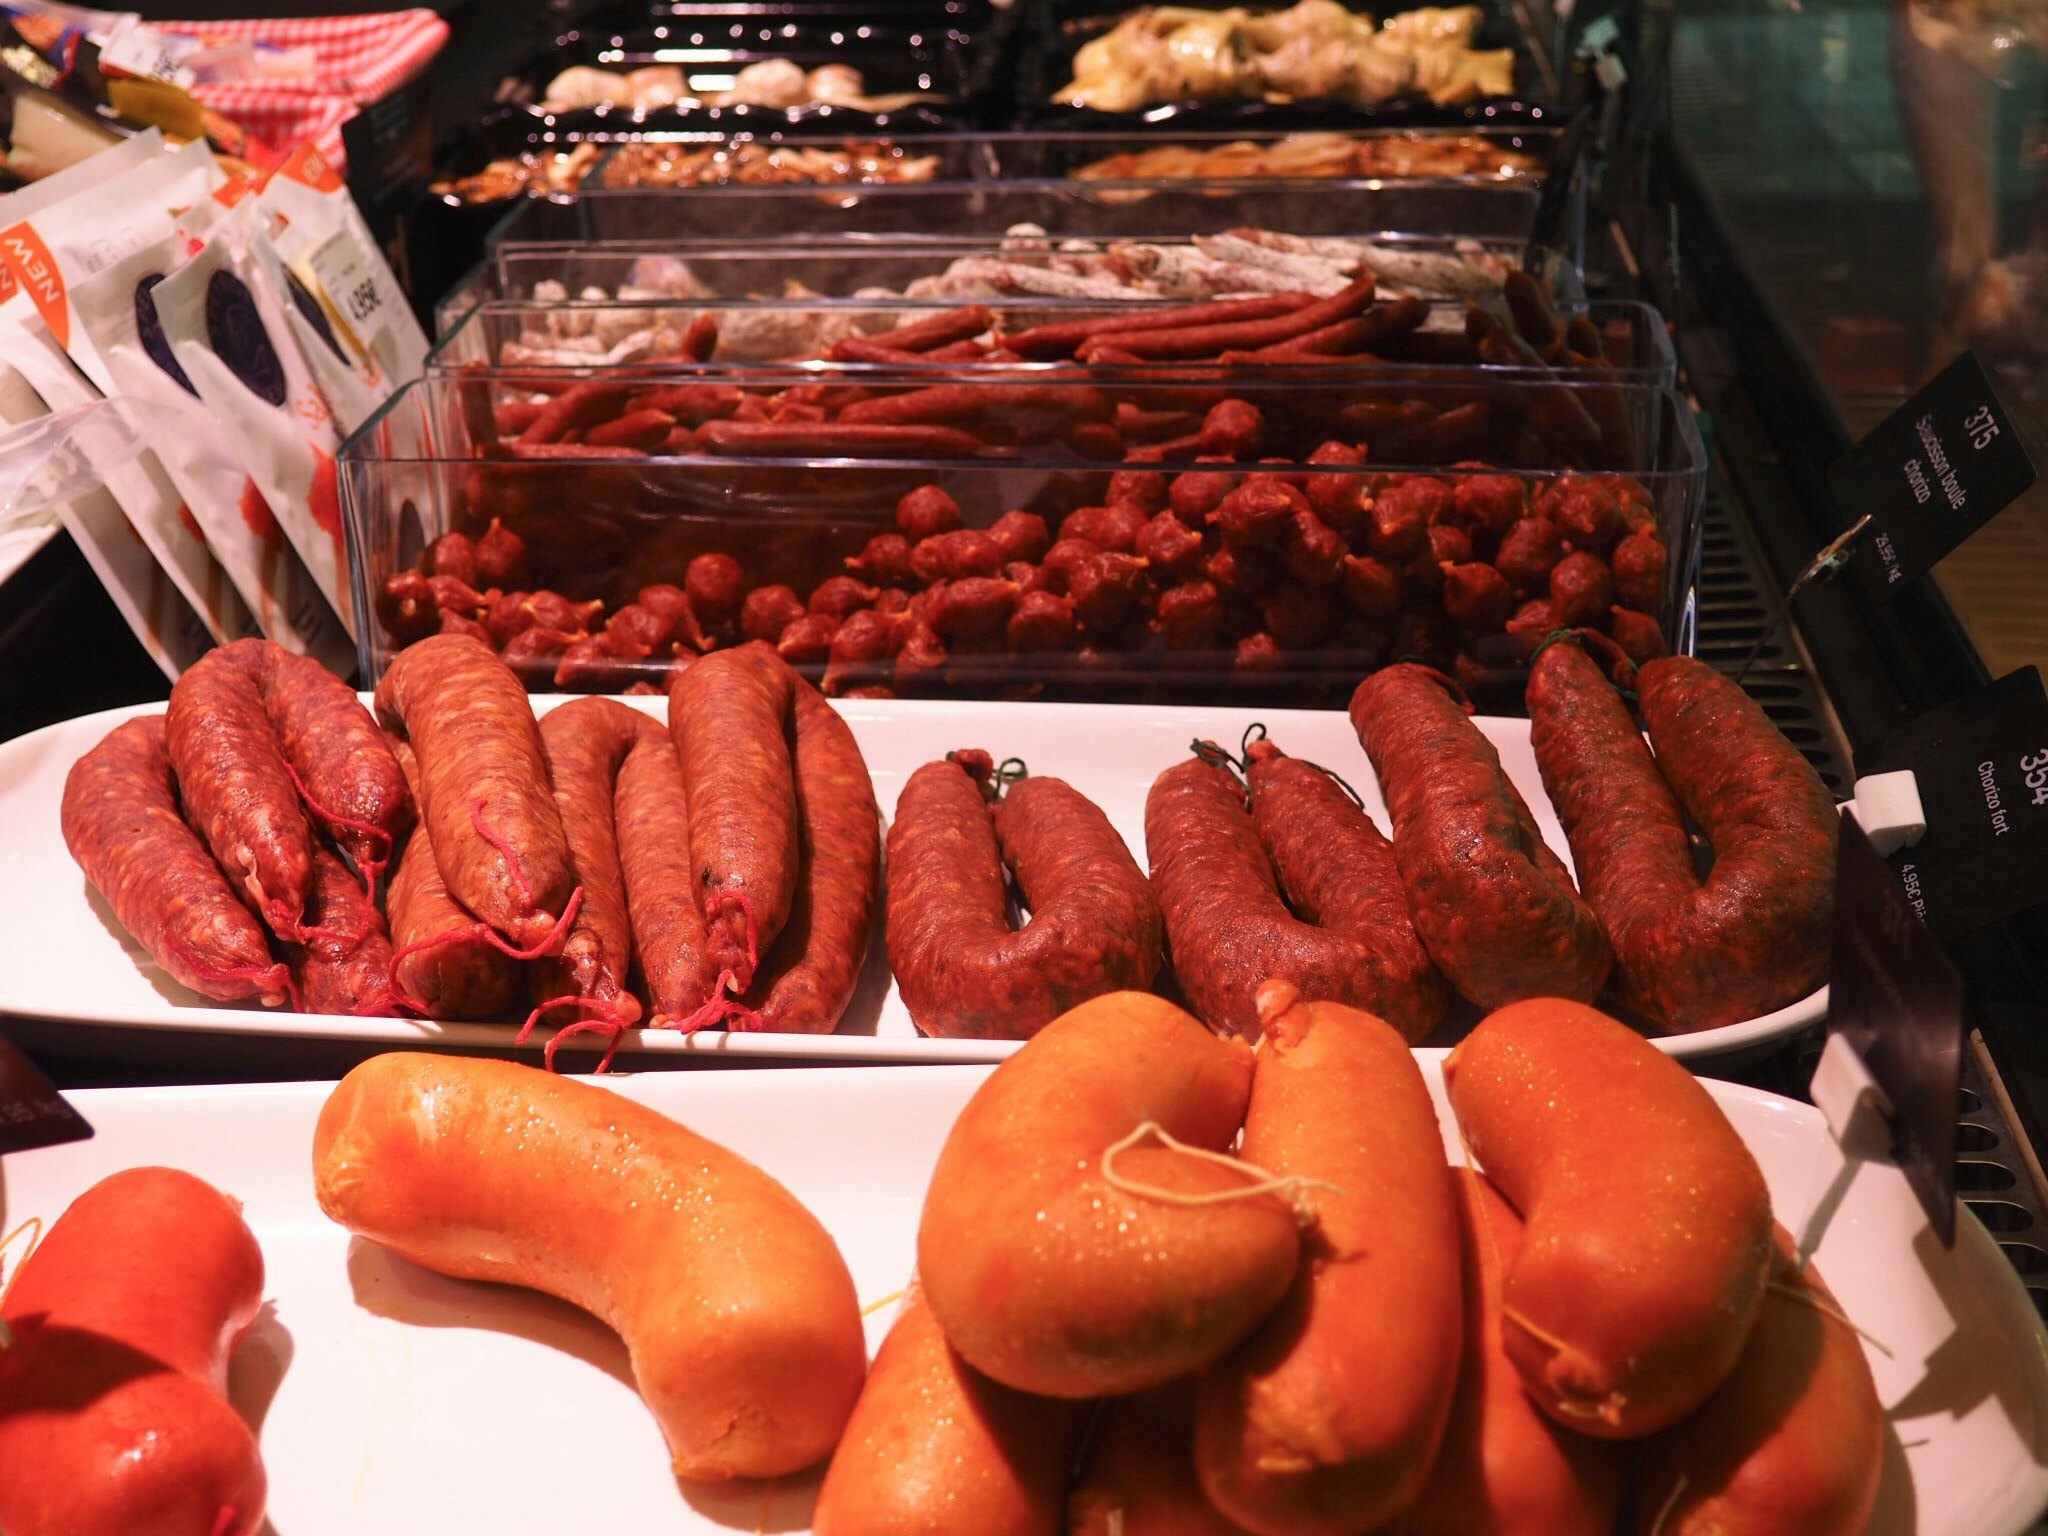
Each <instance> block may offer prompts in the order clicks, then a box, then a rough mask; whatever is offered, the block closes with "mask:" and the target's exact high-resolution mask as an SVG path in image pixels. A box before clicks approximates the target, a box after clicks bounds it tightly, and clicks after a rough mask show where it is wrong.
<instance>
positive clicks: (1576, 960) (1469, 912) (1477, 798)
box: [1351, 662, 1613, 1008]
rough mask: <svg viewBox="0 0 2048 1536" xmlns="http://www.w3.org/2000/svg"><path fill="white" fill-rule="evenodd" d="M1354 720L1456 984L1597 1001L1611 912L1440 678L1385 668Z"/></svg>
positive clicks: (1436, 949) (1436, 948)
mask: <svg viewBox="0 0 2048 1536" xmlns="http://www.w3.org/2000/svg"><path fill="white" fill-rule="evenodd" d="M1351 724H1352V726H1353V728H1354V729H1355V730H1357V732H1358V739H1359V741H1360V742H1361V743H1363V744H1364V746H1365V750H1366V755H1367V756H1368V757H1370V758H1371V759H1372V766H1373V771H1374V772H1375V773H1377V774H1378V775H1379V781H1380V788H1381V790H1382V792H1383V793H1384V794H1385V796H1386V801H1387V809H1388V812H1389V814H1390V816H1391V817H1392V820H1393V825H1394V858H1395V861H1396V862H1397V863H1398V864H1399V865H1400V869H1401V883H1402V885H1403V886H1404V887H1405V888H1406V890H1407V892H1408V910H1409V913H1410V915H1411V916H1412V917H1413V918H1414V920H1415V931H1416V933H1417V934H1418V935H1420V936H1421V939H1422V943H1423V947H1424V948H1426V949H1427V950H1428V951H1429V956H1430V958H1431V959H1432V960H1434V961H1435V962H1436V963H1437V966H1438V967H1439V968H1440V969H1441V970H1442V971H1443V973H1444V975H1445V976H1446V977H1448V978H1449V980H1450V982H1451V985H1452V986H1454V987H1456V988H1457V989H1458V990H1459V991H1460V992H1462V993H1463V994H1464V995H1465V996H1466V997H1468V998H1470V999H1471V1000H1472V1001H1473V1002H1475V1003H1478V1004H1479V1005H1480V1006H1481V1007H1484V1008H1495V1007H1499V1006H1500V1005H1502V1004H1504V1003H1508V1002H1513V1001H1515V1000H1516V999H1518V998H1524V997H1565V998H1571V999H1574V1000H1577V1001H1581V1002H1583V1001H1589V1000H1590V999H1592V998H1593V997H1595V996H1597V995H1598V994H1599V991H1600V988H1601V986H1602V985H1603V984H1604V983H1605V982H1606V980H1607V973H1608V971H1609V969H1610V968H1611V967H1612V964H1613V952H1612V950H1611V949H1610V948H1609V947H1608V942H1607V935H1606V933H1605V932H1604V931H1603V930H1602V928H1601V926H1600V920H1599V918H1598V917H1596V916H1595V915H1594V913H1593V910H1592V908H1590V907H1589V906H1587V905H1586V903H1585V901H1584V899H1583V898H1581V897H1580V895H1579V893H1578V891H1577V889H1576V888H1574V886H1573V885H1572V880H1571V874H1570V872H1569V871H1568V870H1567V869H1566V868H1565V867H1564V864H1563V862H1562V861H1561V860H1560V859H1559V858H1558V857H1557V855H1556V854H1555V853H1553V852H1551V850H1550V849H1549V848H1548V847H1547V846H1546V845H1545V844H1544V841H1543V836H1542V834H1541V833H1540V832H1539V831H1538V830H1537V828H1536V822H1535V818H1534V817H1532V816H1531V815H1530V814H1529V807H1528V806H1527V805H1526V804H1525V803H1524V802H1523V800H1522V796H1521V793H1520V792H1519V791H1518V790H1517V789H1516V788H1515V786H1514V784H1513V783H1512V782H1511V781H1510V780H1509V779H1508V776H1507V774H1506V773H1505V772H1504V771H1503V770H1502V769H1501V766H1500V754H1499V753H1497V752H1496V751H1494V748H1493V743H1492V742H1490V741H1488V740H1487V739H1486V737H1485V736H1484V735H1482V734H1481V733H1480V730H1479V728H1478V727H1477V726H1475V725H1474V724H1473V723H1472V722H1471V721H1470V720H1469V719H1467V718H1466V716H1465V713H1464V711H1463V710H1461V709H1460V708H1459V707H1458V705H1457V704H1456V703H1455V702H1454V701H1453V700H1452V699H1451V697H1450V695H1449V694H1448V693H1446V692H1445V690H1444V684H1443V681H1442V679H1441V677H1440V675H1439V674H1437V673H1435V672H1433V671H1431V670H1430V669H1429V668H1427V667H1421V666H1417V665H1415V664H1413V663H1411V662H1402V663H1399V664H1397V665H1395V666H1391V667H1385V668H1382V669H1381V670H1380V671H1378V672H1375V673H1374V674H1373V675H1372V676H1371V677H1368V678H1367V679H1366V680H1365V681H1364V682H1362V683H1360V684H1359V685H1358V689H1357V691H1356V692H1355V693H1353V694H1352V696H1351Z"/></svg>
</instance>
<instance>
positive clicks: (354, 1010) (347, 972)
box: [292, 747, 400, 1017]
mask: <svg viewBox="0 0 2048 1536" xmlns="http://www.w3.org/2000/svg"><path fill="white" fill-rule="evenodd" d="M385 750H386V751H389V750H390V749H389V748H388V747H387V748H386V749H385ZM392 761H393V763H394V764H395V763H396V762H397V759H396V758H393V759H392ZM292 976H293V978H294V979H295V980H296V981H297V982H298V984H299V1006H300V1007H302V1008H304V1009H305V1010H306V1012H308V1013H340V1014H351V1015H355V1016H357V1017H390V1016H392V1015H395V1014H396V1013H397V1012H398V1009H399V1006H400V999H399V997H398V992H397V986H396V983H395V982H394V981H393V979H392V975H391V935H390V934H389V933H387V932H386V931H385V928H384V915H383V914H382V913H381V912H379V911H378V910H377V904H376V903H375V902H374V901H372V900H371V899H370V895H369V893H368V892H367V891H365V890H364V889H363V888H362V887H361V886H360V885H358V884H356V880H355V876H353V875H351V874H350V873H349V872H348V866H347V865H345V864H343V863H342V862H341V860H340V859H338V858H336V857H335V856H334V855H333V854H331V853H329V852H328V851H327V850H326V849H325V848H318V849H315V850H314V853H313V889H312V897H311V899H310V900H309V901H308V902H307V903H306V930H305V940H304V944H303V947H301V948H299V949H297V950H295V951H294V952H293V955H292Z"/></svg>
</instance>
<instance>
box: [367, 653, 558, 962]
mask: <svg viewBox="0 0 2048 1536" xmlns="http://www.w3.org/2000/svg"><path fill="white" fill-rule="evenodd" d="M377 717H378V719H379V720H380V721H381V722H383V724H384V725H385V727H386V728H387V729H389V730H391V731H393V732H394V733H395V734H397V735H399V736H401V737H404V738H405V739H407V740H409V741H410V742H411V743H412V747H413V751H414V752H415V754H417V761H418V764H419V772H418V775H417V777H416V779H415V782H414V789H415V790H416V792H417V794H418V798H419V803H420V807H421V821H422V824H423V826H424V828H425V830H426V833H427V836H428V837H429V838H430V839H431V840H432V842H433V845H434V862H435V863H436V864H437V865H438V866H439V868H440V871H441V875H442V878H443V879H444V880H445V881H446V882H447V885H448V890H449V892H450V894H451V895H453V896H454V897H455V899H456V900H457V901H459V902H461V903H462V905H463V906H464V907H466V908H468V909H469V911H470V912H471V913H472V914H473V915H474V916H476V917H478V918H480V919H482V920H483V921H484V922H485V923H488V924H489V925H490V926H491V927H492V928H494V929H496V930H497V931H498V932H500V933H502V934H504V935H505V936H506V937H507V938H509V939H510V940H511V941H512V944H513V945H514V946H515V947H516V948H517V949H518V950H519V952H520V953H519V958H521V959H533V958H535V957H536V956H538V955H542V954H546V953H549V952H551V951H552V950H553V949H555V948H557V947H558V946H559V945H560V943H561V941H562V936H563V934H564V932H565V930H566V929H567V927H568V924H569V922H570V920H572V919H573V918H574V917H575V911H574V905H573V904H574V903H575V902H577V901H578V900H579V899H580V898H579V896H578V894H577V893H576V891H575V871H574V869H573V867H572V865H571V863H570V859H569V839H568V835H567V834H566V833H565V832H564V831H563V830H562V818H561V814H560V813H559V812H558V811H557V810H556V809H555V801H554V796H553V795H552V794H551V793H550V792H549V790H548V777H547V764H546V761H545V758H544V756H543V754H542V752H541V745H540V727H539V726H537V725H536V724H535V723H534V719H533V708H532V706H531V705H530V704H529V703H528V702H527V697H526V689H525V687H524V686H523V685H522V684H521V683H520V681H519V679H518V678H517V677H516V676H514V675H513V672H512V669H511V668H510V667H508V666H506V665H505V663H504V662H503V661H502V660H500V659H499V658H498V656H497V655H496V654H495V653H494V652H493V651H492V650H491V648H490V647H489V646H487V645H485V644H484V643H483V642H482V641H480V640H474V639H471V638H470V637H469V636H468V635H452V634H450V635H435V636H433V637H432V638H431V639H427V640H421V641H419V642H418V643H417V644H414V645H411V646H408V647H407V648H406V649H405V650H403V651H401V652H399V655H398V659H397V660H396V661H394V662H393V663H392V664H391V670H390V671H388V672H386V673H385V674H384V680H383V681H382V682H380V683H379V684H378V685H377Z"/></svg>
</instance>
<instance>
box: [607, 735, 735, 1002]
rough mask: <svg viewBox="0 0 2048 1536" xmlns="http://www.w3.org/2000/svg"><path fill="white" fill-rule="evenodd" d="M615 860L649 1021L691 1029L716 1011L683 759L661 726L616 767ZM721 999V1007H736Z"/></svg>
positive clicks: (713, 978)
mask: <svg viewBox="0 0 2048 1536" xmlns="http://www.w3.org/2000/svg"><path fill="white" fill-rule="evenodd" d="M614 810H615V815H616V817H617V825H618V838H619V867H620V870H621V872H622V874H623V876H624V879H625V887H626V910H627V913H628V914H629V915H630V917H631V919H632V925H633V950H634V955H635V963H636V964H637V966H638V968H639V971H640V974H641V977H642V978H643V980H644V982H645V984H646V988H647V1001H648V1005H649V1008H650V1010H651V1012H650V1014H649V1016H648V1020H647V1023H648V1027H649V1028H651V1029H694V1028H699V1027H702V1025H703V1024H705V1023H708V1022H712V1021H713V1020H714V1019H715V1018H717V1017H719V1014H718V1013H717V1011H716V1010H713V1011H712V1012H710V1013H706V1009H707V1008H708V1007H709V1006H710V1004H711V1003H713V1002H715V1001H716V999H712V998H710V997H709V996H708V993H709V989H710V986H711V983H712V981H713V980H715V979H716V977H717V974H718V973H717V972H716V971H715V970H712V969H711V968H710V966H709V962H708V961H707V960H706V958H705V937H704V909H703V908H702V906H700V905H699V903H698V896H697V890H698V884H699V882H698V879H697V866H696V863H695V861H694V860H693V859H692V858H691V855H690V812H689V801H688V797H687V793H686V791H685V789H684V786H683V765H682V762H681V760H680V759H678V758H677V756H676V749H675V747H674V745H673V744H672V743H671V742H670V741H669V739H668V735H667V733H666V732H659V731H657V732H654V733H650V734H648V735H646V736H643V737H641V738H640V740H639V741H638V742H637V743H635V744H634V747H633V750H632V751H630V752H628V753H627V754H626V760H625V762H624V763H622V764H621V765H620V767H619V782H618V798H617V800H616V801H615V802H614ZM737 1006H738V1005H737V1003H735V1002H732V1001H731V1000H727V1008H728V1009H729V1010H730V1009H733V1008H737Z"/></svg>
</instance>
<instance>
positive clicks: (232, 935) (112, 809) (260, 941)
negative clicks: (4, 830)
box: [60, 715, 291, 1008]
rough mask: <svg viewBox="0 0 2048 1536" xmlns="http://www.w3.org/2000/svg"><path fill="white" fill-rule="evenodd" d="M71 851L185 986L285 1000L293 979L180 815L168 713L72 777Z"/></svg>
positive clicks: (109, 740) (77, 766)
mask: <svg viewBox="0 0 2048 1536" xmlns="http://www.w3.org/2000/svg"><path fill="white" fill-rule="evenodd" d="M60 815H61V819H62V824H63V828H64V846H65V847H67V848H69V849H70V850H71V857H72V858H74V859H76V860H77V861H78V866H79V868H80V869H82V870H84V871H85V878H86V879H87V880H88V881H89V882H90V883H91V884H92V887H93V889H94V890H96V891H98V892H99V893H100V895H101V896H103V897H104V898H106V902H107V905H109V906H110V907H112V908H113V909H114V916H115V917H117V918H118V919H120V922H121V926H122V927H124V928H126V929H127V930H128V932H129V933H131V934H132V935H134V937H135V941H136V942H137V943H138V944H140V945H141V946H142V947H143V948H144V949H146V950H148V951H149V954H150V957H151V958H152V959H154V960H155V961H156V963H157V964H158V965H160V966H162V967H163V968H164V970H165V971H167V972H169V973H170V976H171V978H172V979H173V980H174V981H176V982H178V983H179V984H180V985H181V986H186V987H190V988H191V989H192V990H193V991H194V992H197V993H199V994H200V995H201V996H202V997H210V998H213V999H214V1000H215V1001H217V1002H228V1003H231V1002H239V1001H241V1000H243V999H245V998H252V997H253V998H255V999H256V1000H257V1001H258V1002H261V1003H263V1004H264V1005H266V1006H267V1007H273V1008H274V1007H276V1006H277V1005H278V1004H279V1003H282V1002H283V1001H285V999H286V997H287V996H288V995H289V993H290V990H291V978H290V974H289V973H288V972H287V971H286V969H285V967H284V966H283V965H282V964H280V963H278V962H276V961H274V960H272V959H271V956H270V948H269V945H268V944H267V943H266V942H265V940H264V936H263V926H262V924H260V923H258V922H257V921H256V919H255V918H253V917H251V916H250V915H249V909H248V908H247V907H245V906H243V905H242V903H241V902H240V901H239V900H238V899H237V898H236V896H235V892H234V890H233V889H232V888H231V887H230V886H229V884H228V881H227V877H226V876H224V875H223V874H222V873H221V872H220V866H218V865H217V864H215V863H214V862H213V858H212V856H211V855H210V854H209V853H208V852H207V851H206V845H205V844H204V843H202V842H201V841H200V840H199V837H198V835H197V834H196V833H195V832H194V831H193V830H192V828H191V827H189V826H187V825H186V824H185V819H184V818H183V817H182V816H180V815H179V814H178V801H177V790H176V786H175V785H174V783H173V781H172V778H171V760H170V755H169V753H168V751H167V750H166V748H165V745H164V717H163V716H162V715H146V716H143V717H141V718H139V719H135V720H129V721H127V722H125V723H123V724H121V725H118V726H116V727H114V729H113V730H112V731H110V732H109V733H108V734H107V737H106V739H105V740H104V741H102V742H100V744H99V745H98V746H96V747H94V748H93V749H92V750H91V751H90V752H88V753H86V754H85V756H83V757H81V758H80V759H79V760H78V761H77V762H76V763H74V764H72V766H71V772H70V773H69V774H68V775H66V776H65V779H64V798H63V805H62V809H61V812H60Z"/></svg>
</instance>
